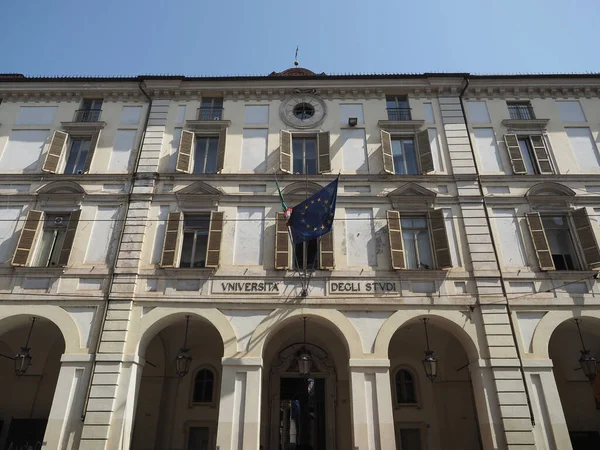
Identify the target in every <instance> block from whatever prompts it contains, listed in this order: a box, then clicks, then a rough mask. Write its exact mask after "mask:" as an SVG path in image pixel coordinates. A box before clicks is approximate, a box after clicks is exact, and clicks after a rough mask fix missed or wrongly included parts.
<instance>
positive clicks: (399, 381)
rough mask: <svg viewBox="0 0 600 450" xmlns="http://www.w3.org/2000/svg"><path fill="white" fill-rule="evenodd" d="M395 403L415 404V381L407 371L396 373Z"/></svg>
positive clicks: (402, 370)
mask: <svg viewBox="0 0 600 450" xmlns="http://www.w3.org/2000/svg"><path fill="white" fill-rule="evenodd" d="M396 403H397V404H399V405H414V404H416V403H417V393H416V386H415V379H414V377H413V375H412V373H410V372H409V371H408V370H406V369H400V370H398V371H397V372H396Z"/></svg>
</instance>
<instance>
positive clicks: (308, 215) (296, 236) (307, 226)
mask: <svg viewBox="0 0 600 450" xmlns="http://www.w3.org/2000/svg"><path fill="white" fill-rule="evenodd" d="M337 188H338V179H337V178H336V179H335V181H332V182H331V183H329V184H328V185H327V186H325V187H324V188H323V189H321V190H320V191H319V192H317V193H315V194H313V195H312V196H310V197H309V198H307V199H306V200H304V201H303V202H302V203H300V204H299V205H297V206H295V207H294V208H292V215H291V217H290V220H289V222H288V223H289V226H290V230H291V232H292V241H293V242H294V244H299V243H300V242H306V241H311V240H313V239H316V238H318V237H319V236H322V235H324V234H326V233H329V232H330V231H331V226H332V225H333V218H334V216H335V201H336V198H337Z"/></svg>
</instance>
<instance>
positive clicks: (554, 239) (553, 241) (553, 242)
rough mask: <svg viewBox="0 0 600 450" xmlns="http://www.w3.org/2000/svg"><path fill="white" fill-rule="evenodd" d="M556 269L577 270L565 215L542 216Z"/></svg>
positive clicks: (571, 238)
mask: <svg viewBox="0 0 600 450" xmlns="http://www.w3.org/2000/svg"><path fill="white" fill-rule="evenodd" d="M542 224H543V225H544V231H545V232H546V239H548V245H549V246H550V253H551V255H552V261H554V267H555V268H556V270H578V269H579V264H578V261H577V254H576V253H575V246H574V243H573V237H572V235H571V230H570V227H569V221H568V218H567V216H564V215H560V216H558V215H557V216H542Z"/></svg>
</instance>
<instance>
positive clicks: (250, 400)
mask: <svg viewBox="0 0 600 450" xmlns="http://www.w3.org/2000/svg"><path fill="white" fill-rule="evenodd" d="M222 364H223V374H222V377H221V397H220V404H219V425H218V430H217V447H218V448H219V450H259V447H260V413H261V409H260V401H261V387H262V358H223V362H222Z"/></svg>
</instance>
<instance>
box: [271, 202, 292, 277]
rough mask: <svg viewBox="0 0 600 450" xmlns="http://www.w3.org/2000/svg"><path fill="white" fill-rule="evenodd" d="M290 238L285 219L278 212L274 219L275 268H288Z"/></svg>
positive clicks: (282, 214)
mask: <svg viewBox="0 0 600 450" xmlns="http://www.w3.org/2000/svg"><path fill="white" fill-rule="evenodd" d="M289 253H290V238H289V234H288V228H287V220H286V219H285V215H284V213H282V212H278V213H277V215H276V220H275V269H278V270H286V269H288V268H289V260H290V257H289Z"/></svg>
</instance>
